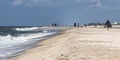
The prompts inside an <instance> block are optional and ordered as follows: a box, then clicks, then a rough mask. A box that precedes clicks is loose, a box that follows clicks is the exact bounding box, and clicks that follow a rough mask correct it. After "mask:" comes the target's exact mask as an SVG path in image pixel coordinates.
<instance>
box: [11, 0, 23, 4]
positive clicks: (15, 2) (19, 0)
mask: <svg viewBox="0 0 120 60" xmlns="http://www.w3.org/2000/svg"><path fill="white" fill-rule="evenodd" d="M23 2H24V1H23V0H14V1H13V3H12V4H13V5H22V4H23Z"/></svg>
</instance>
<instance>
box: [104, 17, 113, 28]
mask: <svg viewBox="0 0 120 60" xmlns="http://www.w3.org/2000/svg"><path fill="white" fill-rule="evenodd" d="M105 26H106V27H107V28H108V30H109V28H112V24H111V22H110V21H109V20H108V19H107V21H106V23H105Z"/></svg>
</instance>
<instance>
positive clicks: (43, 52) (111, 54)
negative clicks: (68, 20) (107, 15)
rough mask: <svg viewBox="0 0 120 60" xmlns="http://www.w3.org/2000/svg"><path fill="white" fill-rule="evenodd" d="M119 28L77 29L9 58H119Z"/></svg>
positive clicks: (49, 59) (13, 59)
mask: <svg viewBox="0 0 120 60" xmlns="http://www.w3.org/2000/svg"><path fill="white" fill-rule="evenodd" d="M119 32H120V30H119V29H110V30H109V31H108V30H107V29H104V28H82V29H81V28H76V29H71V30H67V31H65V32H63V33H62V34H61V35H57V36H55V37H52V38H50V39H47V40H44V41H42V42H40V43H39V44H38V47H36V48H33V49H29V50H27V51H25V52H23V54H22V55H20V56H17V57H14V58H11V59H9V60H120V53H119V52H120V33H119Z"/></svg>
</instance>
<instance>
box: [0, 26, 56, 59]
mask: <svg viewBox="0 0 120 60" xmlns="http://www.w3.org/2000/svg"><path fill="white" fill-rule="evenodd" d="M7 28H9V27H7ZM11 29H12V30H11ZM56 33H57V31H56V30H41V29H40V27H22V28H19V27H14V29H13V28H11V27H10V30H2V31H0V60H7V59H8V58H10V57H14V56H17V55H19V54H20V53H19V52H22V51H25V50H27V49H30V48H33V47H36V44H37V43H38V42H39V41H40V40H42V39H45V38H46V36H51V35H53V34H56Z"/></svg>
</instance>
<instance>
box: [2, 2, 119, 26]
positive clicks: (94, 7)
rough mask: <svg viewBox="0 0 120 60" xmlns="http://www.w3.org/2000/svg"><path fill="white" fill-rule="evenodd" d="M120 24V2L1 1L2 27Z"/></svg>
mask: <svg viewBox="0 0 120 60" xmlns="http://www.w3.org/2000/svg"><path fill="white" fill-rule="evenodd" d="M107 19H109V20H110V21H111V22H120V0H0V26H41V25H49V24H51V23H57V24H61V25H72V24H73V23H74V22H79V23H83V24H85V23H92V22H93V23H98V22H100V23H104V22H105V21H106V20H107Z"/></svg>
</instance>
